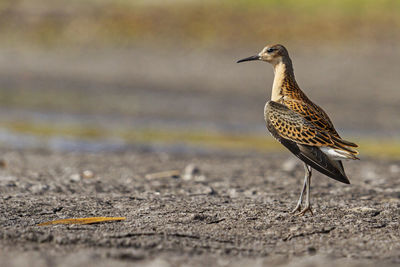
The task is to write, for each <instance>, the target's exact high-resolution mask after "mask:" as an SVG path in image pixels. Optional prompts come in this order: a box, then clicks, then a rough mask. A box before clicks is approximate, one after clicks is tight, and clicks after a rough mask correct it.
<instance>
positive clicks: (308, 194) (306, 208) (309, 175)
mask: <svg viewBox="0 0 400 267" xmlns="http://www.w3.org/2000/svg"><path fill="white" fill-rule="evenodd" d="M306 168H307V175H306V178H307V179H306V180H307V185H306V190H307V193H306V206H305V207H304V209H302V211H300V213H299V214H298V215H304V214H305V213H306V212H307V211H309V212H310V213H311V215H313V212H312V209H311V204H310V190H311V170H312V169H311V167H310V166H308V165H306Z"/></svg>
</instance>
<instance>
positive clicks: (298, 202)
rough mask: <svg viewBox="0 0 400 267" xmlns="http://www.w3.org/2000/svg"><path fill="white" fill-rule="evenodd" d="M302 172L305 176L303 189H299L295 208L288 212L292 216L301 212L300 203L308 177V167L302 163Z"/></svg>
mask: <svg viewBox="0 0 400 267" xmlns="http://www.w3.org/2000/svg"><path fill="white" fill-rule="evenodd" d="M304 170H305V171H306V174H305V176H304V183H303V189H301V193H300V197H299V200H298V201H297V205H296V207H295V208H294V209H293V210H292V211H291V212H290V213H292V214H293V213H296V212H297V211H300V210H301V202H303V194H304V191H306V185H307V177H308V176H309V170H308V166H307V164H305V163H304Z"/></svg>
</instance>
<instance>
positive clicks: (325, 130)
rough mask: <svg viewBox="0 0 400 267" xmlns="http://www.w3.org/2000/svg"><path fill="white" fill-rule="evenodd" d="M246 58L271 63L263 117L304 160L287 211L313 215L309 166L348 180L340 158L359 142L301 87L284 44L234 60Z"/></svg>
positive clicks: (352, 152) (346, 157)
mask: <svg viewBox="0 0 400 267" xmlns="http://www.w3.org/2000/svg"><path fill="white" fill-rule="evenodd" d="M246 61H265V62H268V63H270V64H272V66H273V69H274V80H273V84H272V93H271V99H270V100H269V101H267V103H266V104H265V107H264V119H265V122H266V126H267V129H268V131H269V132H270V133H271V135H272V136H273V137H274V138H275V139H276V140H277V141H278V142H279V143H281V144H282V145H283V146H285V147H286V148H287V149H288V150H289V151H290V152H292V153H293V154H294V155H295V156H296V157H297V158H299V159H300V160H301V161H303V164H304V170H305V177H304V182H303V187H302V190H301V193H300V197H299V199H298V201H297V204H296V206H295V208H294V209H293V210H292V211H291V212H290V213H292V214H297V215H304V214H305V213H306V212H310V213H311V215H313V211H312V208H311V203H310V190H311V175H312V169H315V170H317V171H319V172H321V173H322V174H325V175H326V176H328V177H330V178H333V179H335V180H337V181H339V182H342V183H345V184H350V181H349V179H348V177H347V175H346V173H345V171H344V167H343V163H342V160H358V159H359V158H358V157H357V155H358V154H359V153H358V151H357V150H355V148H356V147H358V145H357V144H355V143H353V142H349V141H346V140H344V139H342V138H341V137H340V135H339V134H338V132H337V131H336V130H335V127H334V126H333V123H332V121H331V119H330V118H329V117H328V115H327V114H326V112H325V111H324V110H323V109H322V108H321V107H320V106H318V105H316V104H314V102H312V101H311V100H310V99H309V98H308V97H307V96H306V94H305V93H304V92H303V91H302V90H301V89H300V87H299V86H298V84H297V82H296V79H295V76H294V70H293V65H292V60H291V59H290V56H289V52H288V50H287V49H286V48H285V47H284V46H283V45H281V44H274V45H267V46H265V47H264V48H263V49H262V50H261V52H260V53H258V54H256V55H254V56H250V57H246V58H243V59H241V60H239V61H237V63H241V62H246ZM304 193H306V199H305V203H303V196H304ZM303 204H304V207H302V206H303Z"/></svg>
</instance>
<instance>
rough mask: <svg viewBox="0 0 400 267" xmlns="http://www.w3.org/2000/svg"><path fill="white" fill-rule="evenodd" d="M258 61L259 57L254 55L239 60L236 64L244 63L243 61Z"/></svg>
mask: <svg viewBox="0 0 400 267" xmlns="http://www.w3.org/2000/svg"><path fill="white" fill-rule="evenodd" d="M259 59H260V56H259V55H255V56H251V57H246V58H243V59H241V60H239V61H238V62H236V63H240V62H245V61H252V60H259Z"/></svg>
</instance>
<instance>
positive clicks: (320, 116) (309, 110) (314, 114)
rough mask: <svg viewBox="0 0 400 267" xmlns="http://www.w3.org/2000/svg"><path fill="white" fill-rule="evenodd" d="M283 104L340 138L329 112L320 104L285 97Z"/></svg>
mask: <svg viewBox="0 0 400 267" xmlns="http://www.w3.org/2000/svg"><path fill="white" fill-rule="evenodd" d="M307 100H308V99H307ZM283 104H284V105H285V106H287V107H288V108H289V109H291V110H293V111H295V112H297V113H299V114H301V115H302V117H303V118H304V119H305V120H307V121H309V122H311V124H312V125H314V126H315V127H316V128H318V129H320V130H323V131H324V132H328V133H330V134H331V135H334V136H336V137H338V138H340V136H339V134H338V133H337V132H336V130H335V127H334V126H333V123H332V121H331V120H330V118H329V116H328V114H326V112H325V111H324V110H323V109H322V108H321V107H320V106H318V105H316V104H314V103H313V102H311V101H310V100H308V101H299V100H294V99H285V100H283Z"/></svg>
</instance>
